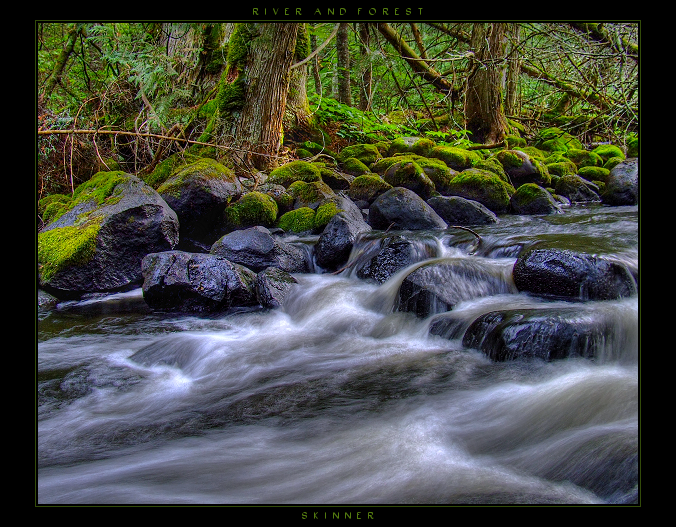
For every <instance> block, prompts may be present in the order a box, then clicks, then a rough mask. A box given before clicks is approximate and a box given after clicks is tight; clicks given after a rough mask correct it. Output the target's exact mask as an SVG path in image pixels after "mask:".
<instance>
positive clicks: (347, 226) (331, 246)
mask: <svg viewBox="0 0 676 527" xmlns="http://www.w3.org/2000/svg"><path fill="white" fill-rule="evenodd" d="M335 203H336V206H337V207H338V209H339V210H340V212H338V213H337V214H336V215H334V216H333V217H332V218H331V220H329V222H328V224H327V225H326V227H324V230H323V231H322V233H321V235H320V236H319V239H318V240H317V243H316V244H315V247H314V255H315V259H316V261H317V264H318V265H319V266H320V267H322V268H324V269H328V270H336V269H337V268H338V267H340V266H341V265H343V264H345V263H346V262H347V260H348V258H349V256H350V252H351V251H352V247H353V245H354V243H355V241H356V240H357V238H358V236H359V235H360V234H362V233H364V232H367V231H370V230H371V226H370V225H369V224H368V223H366V222H365V221H364V218H363V216H362V213H361V210H360V209H359V208H358V207H357V205H355V204H354V203H353V202H352V201H351V200H349V199H347V198H337V199H336V200H335Z"/></svg>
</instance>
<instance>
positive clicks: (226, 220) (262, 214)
mask: <svg viewBox="0 0 676 527" xmlns="http://www.w3.org/2000/svg"><path fill="white" fill-rule="evenodd" d="M278 211H279V209H278V207H277V202H275V200H274V199H273V198H272V197H271V196H269V195H268V194H264V193H263V192H259V191H253V192H248V193H247V194H244V195H243V196H242V197H241V198H239V199H238V200H237V201H236V202H235V203H232V204H230V205H228V206H227V207H226V208H225V210H224V211H223V227H224V228H225V229H226V230H227V231H234V230H238V229H246V228H247V227H253V226H256V225H262V226H264V227H271V226H273V225H274V224H275V221H276V220H277V214H278Z"/></svg>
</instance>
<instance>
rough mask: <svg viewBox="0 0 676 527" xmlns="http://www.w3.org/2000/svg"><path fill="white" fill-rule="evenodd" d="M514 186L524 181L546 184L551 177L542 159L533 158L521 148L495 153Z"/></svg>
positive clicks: (549, 181) (549, 182)
mask: <svg viewBox="0 0 676 527" xmlns="http://www.w3.org/2000/svg"><path fill="white" fill-rule="evenodd" d="M495 157H496V159H497V160H498V161H500V164H502V166H503V168H504V169H505V172H506V173H507V175H508V176H509V179H510V182H511V183H512V184H513V185H514V187H519V186H520V185H523V184H524V183H536V184H538V185H542V186H547V185H549V184H551V177H550V175H549V170H547V165H546V164H545V163H544V161H543V160H539V159H535V158H534V157H532V156H530V155H528V154H527V153H526V152H523V151H521V150H501V151H500V152H498V153H497V154H496V156H495Z"/></svg>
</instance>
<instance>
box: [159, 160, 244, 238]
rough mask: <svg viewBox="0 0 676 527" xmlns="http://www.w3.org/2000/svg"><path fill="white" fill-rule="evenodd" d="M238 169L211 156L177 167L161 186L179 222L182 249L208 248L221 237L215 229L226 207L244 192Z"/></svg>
mask: <svg viewBox="0 0 676 527" xmlns="http://www.w3.org/2000/svg"><path fill="white" fill-rule="evenodd" d="M242 191H243V189H242V185H241V184H240V182H239V179H237V177H236V176H235V173H234V172H233V171H232V170H230V169H229V168H227V167H225V166H223V165H222V164H220V163H218V162H217V161H215V160H213V159H210V158H203V159H199V160H197V161H194V162H192V163H189V164H187V165H184V166H182V167H180V168H178V169H176V170H175V171H174V172H173V174H172V175H171V176H170V177H169V178H167V179H166V180H165V181H164V183H162V184H161V185H160V186H159V187H158V188H157V192H158V193H159V195H160V196H162V198H163V199H164V201H166V202H167V205H169V206H170V207H171V208H172V209H173V210H174V212H176V215H177V216H178V221H179V223H180V226H181V227H180V245H179V248H180V249H182V250H188V251H194V250H198V249H208V247H210V246H211V244H212V243H213V242H214V241H215V240H216V238H217V237H218V233H215V232H214V230H215V229H216V228H217V225H218V224H219V222H220V219H221V215H222V214H223V210H224V209H225V207H226V206H227V205H228V204H229V203H231V202H233V201H236V200H237V199H238V198H239V197H240V196H241V195H242Z"/></svg>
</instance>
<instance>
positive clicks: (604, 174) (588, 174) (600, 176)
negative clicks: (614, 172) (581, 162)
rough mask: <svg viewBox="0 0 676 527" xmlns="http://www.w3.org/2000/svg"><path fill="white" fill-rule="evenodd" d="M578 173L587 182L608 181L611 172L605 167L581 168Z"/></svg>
mask: <svg viewBox="0 0 676 527" xmlns="http://www.w3.org/2000/svg"><path fill="white" fill-rule="evenodd" d="M577 173H578V175H579V176H580V177H583V178H584V179H586V180H587V181H607V180H608V176H609V175H610V170H608V169H607V168H603V167H580V169H579V170H578V172H577Z"/></svg>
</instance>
